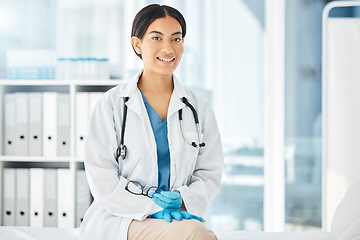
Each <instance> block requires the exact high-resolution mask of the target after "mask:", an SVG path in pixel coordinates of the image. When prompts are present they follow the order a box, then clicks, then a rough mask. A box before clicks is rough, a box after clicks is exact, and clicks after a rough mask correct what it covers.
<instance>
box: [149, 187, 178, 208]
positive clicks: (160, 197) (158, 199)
mask: <svg viewBox="0 0 360 240" xmlns="http://www.w3.org/2000/svg"><path fill="white" fill-rule="evenodd" d="M152 200H153V201H154V203H156V204H157V205H158V206H160V207H162V208H164V209H169V208H172V209H179V208H180V207H181V204H182V198H181V195H180V193H178V192H169V191H161V192H160V193H155V194H154V196H153V197H152Z"/></svg>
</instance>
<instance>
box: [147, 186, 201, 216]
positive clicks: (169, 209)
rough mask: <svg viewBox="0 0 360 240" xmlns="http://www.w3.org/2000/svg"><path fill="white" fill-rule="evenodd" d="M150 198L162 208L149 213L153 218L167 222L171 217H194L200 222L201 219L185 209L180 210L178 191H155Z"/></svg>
mask: <svg viewBox="0 0 360 240" xmlns="http://www.w3.org/2000/svg"><path fill="white" fill-rule="evenodd" d="M152 200H153V201H154V202H155V203H156V204H157V205H158V206H160V207H162V208H163V210H161V211H159V212H157V213H155V214H153V215H151V217H153V218H158V219H165V220H166V221H167V222H172V219H175V220H178V221H181V220H182V219H183V218H185V219H191V218H193V219H196V220H199V221H200V222H202V219H201V218H199V217H197V216H195V215H192V214H190V213H188V212H186V211H180V210H179V209H180V207H181V204H182V198H181V195H180V193H178V192H169V191H161V192H160V193H155V194H154V196H153V198H152Z"/></svg>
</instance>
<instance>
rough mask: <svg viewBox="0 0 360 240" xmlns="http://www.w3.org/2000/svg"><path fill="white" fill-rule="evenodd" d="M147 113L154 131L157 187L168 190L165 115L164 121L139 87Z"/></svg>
mask: <svg viewBox="0 0 360 240" xmlns="http://www.w3.org/2000/svg"><path fill="white" fill-rule="evenodd" d="M139 91H140V92H141V96H142V98H143V101H144V104H145V108H146V111H147V113H148V116H149V119H150V124H151V128H152V130H153V133H154V137H155V142H156V151H157V158H158V160H157V162H158V176H159V178H158V187H159V188H161V189H162V190H164V191H168V190H169V180H170V151H169V142H168V129H167V117H166V118H165V119H164V121H162V120H161V117H160V115H159V114H158V113H157V112H156V111H155V110H154V109H153V108H152V107H151V105H150V104H149V102H148V101H147V100H146V98H145V96H144V94H143V93H142V91H141V90H140V88H139Z"/></svg>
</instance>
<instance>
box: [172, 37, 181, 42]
mask: <svg viewBox="0 0 360 240" xmlns="http://www.w3.org/2000/svg"><path fill="white" fill-rule="evenodd" d="M173 41H174V42H181V38H175V39H174V40H173Z"/></svg>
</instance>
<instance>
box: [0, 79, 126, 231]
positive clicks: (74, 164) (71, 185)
mask: <svg viewBox="0 0 360 240" xmlns="http://www.w3.org/2000/svg"><path fill="white" fill-rule="evenodd" d="M122 82H123V81H122V80H103V81H100V80H99V81H91V80H88V81H80V80H74V81H70V80H6V79H3V80H0V120H1V124H0V133H1V138H0V186H1V191H0V210H1V211H0V212H1V218H0V225H3V224H4V219H3V218H4V217H3V210H4V209H3V208H4V206H3V205H4V204H3V203H4V170H6V169H10V168H12V169H34V168H36V169H68V170H69V171H68V172H69V174H68V175H67V178H68V179H66V181H64V182H66V183H67V184H68V191H67V192H68V198H69V199H70V201H71V206H70V209H69V213H70V214H69V216H71V219H70V226H71V227H75V226H77V224H76V219H75V215H76V201H77V199H76V190H77V184H76V176H77V172H78V170H83V169H84V159H83V157H82V156H83V154H79V150H77V148H78V147H79V146H78V145H79V141H77V139H76V138H77V129H76V128H77V127H76V126H77V124H76V122H77V118H78V117H79V116H78V115H77V112H79V110H80V109H79V107H77V101H78V99H79V98H77V95H81V94H79V93H86V92H89V93H92V92H105V91H107V90H109V89H110V88H112V87H114V86H116V85H118V84H121V83H122ZM11 93H42V94H44V93H58V94H65V95H66V96H68V98H69V99H68V103H69V104H68V105H67V106H68V107H69V109H68V110H69V111H68V113H69V123H70V124H69V129H68V131H69V136H70V142H69V152H68V154H65V155H66V156H62V155H64V154H59V153H58V154H56V155H52V156H51V155H47V154H46V155H45V156H44V154H39V155H35V156H34V155H31V156H30V155H28V154H27V155H18V152H17V153H16V154H12V155H8V154H5V150H4V148H5V147H4V146H5V142H4V138H5V137H4V132H6V129H5V128H6V126H5V124H4V122H5V120H4V119H5V118H6V117H7V116H6V113H5V105H6V99H5V96H6V95H7V94H11ZM53 107H54V108H56V107H57V106H53ZM11 185H14V184H11ZM78 187H79V186H78Z"/></svg>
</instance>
